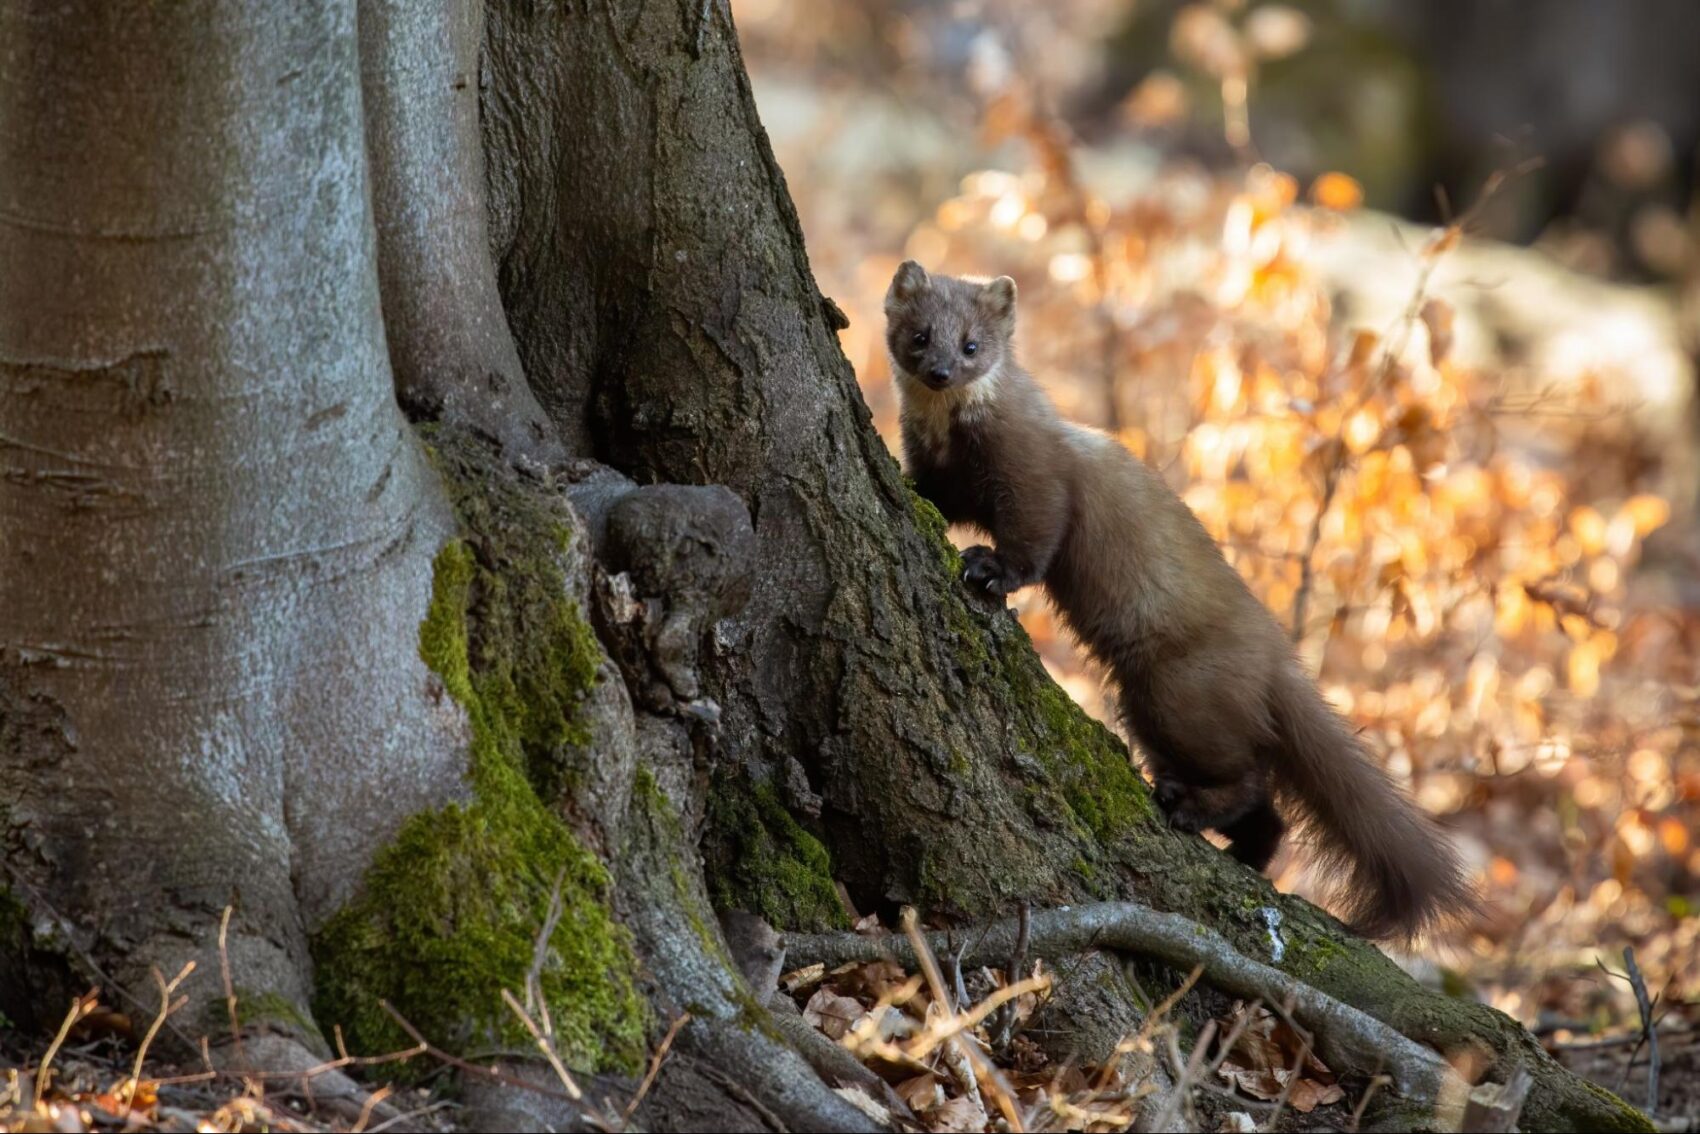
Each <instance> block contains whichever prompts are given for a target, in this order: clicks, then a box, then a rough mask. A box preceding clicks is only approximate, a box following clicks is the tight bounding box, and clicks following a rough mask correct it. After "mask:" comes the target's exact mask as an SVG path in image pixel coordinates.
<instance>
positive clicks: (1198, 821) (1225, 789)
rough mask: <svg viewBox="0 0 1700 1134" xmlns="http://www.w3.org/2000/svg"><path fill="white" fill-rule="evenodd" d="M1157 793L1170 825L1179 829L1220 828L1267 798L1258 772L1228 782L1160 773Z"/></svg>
mask: <svg viewBox="0 0 1700 1134" xmlns="http://www.w3.org/2000/svg"><path fill="white" fill-rule="evenodd" d="M1153 794H1154V796H1155V798H1156V800H1157V806H1158V807H1160V808H1162V810H1163V815H1164V817H1165V818H1166V819H1168V821H1169V826H1171V827H1173V828H1174V829H1175V830H1177V831H1187V832H1189V833H1197V832H1199V831H1221V832H1223V833H1224V834H1226V833H1227V831H1228V828H1229V827H1231V826H1233V825H1234V824H1235V823H1238V822H1239V821H1240V820H1241V819H1242V818H1244V817H1246V816H1247V815H1248V814H1250V813H1251V812H1252V811H1253V810H1254V809H1255V808H1256V807H1257V805H1258V804H1259V802H1260V801H1261V800H1262V799H1263V798H1264V793H1263V782H1262V778H1261V777H1260V776H1258V775H1256V774H1255V773H1253V774H1251V775H1248V776H1246V777H1244V778H1242V779H1237V780H1234V781H1232V782H1229V783H1214V784H1207V783H1199V782H1197V780H1196V779H1195V780H1192V781H1187V780H1182V779H1178V778H1172V777H1170V776H1167V775H1165V774H1163V772H1162V771H1160V770H1159V771H1158V772H1157V776H1156V788H1155V791H1154V793H1153Z"/></svg>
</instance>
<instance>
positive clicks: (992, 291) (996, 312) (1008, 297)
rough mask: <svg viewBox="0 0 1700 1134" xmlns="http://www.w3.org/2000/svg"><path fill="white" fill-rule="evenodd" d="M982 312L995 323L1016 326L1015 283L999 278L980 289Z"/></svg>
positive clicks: (1006, 278)
mask: <svg viewBox="0 0 1700 1134" xmlns="http://www.w3.org/2000/svg"><path fill="white" fill-rule="evenodd" d="M979 303H980V310H982V311H984V312H985V313H986V314H987V316H989V317H990V318H991V319H992V320H993V321H994V322H997V323H999V324H1002V325H1003V326H1006V327H1010V326H1014V325H1015V281H1014V280H1012V279H1010V278H1009V277H1008V276H999V277H998V278H997V279H995V280H993V281H992V282H991V283H989V284H987V285H986V286H985V287H983V288H981V289H980V296H979Z"/></svg>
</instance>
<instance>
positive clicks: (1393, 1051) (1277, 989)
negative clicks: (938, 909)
mask: <svg viewBox="0 0 1700 1134" xmlns="http://www.w3.org/2000/svg"><path fill="white" fill-rule="evenodd" d="M1019 932H1020V927H1019V925H1018V923H1017V921H1016V919H1014V918H1009V919H1005V920H1003V921H999V922H995V923H993V924H992V925H990V926H987V927H986V928H985V930H984V932H982V933H978V934H976V935H975V937H974V939H973V940H972V941H971V943H970V944H969V947H968V949H967V950H966V951H965V952H964V954H963V957H962V963H963V964H965V965H973V966H979V965H994V966H995V965H1001V964H1002V963H1003V962H1004V961H1005V960H1007V958H1008V957H1009V956H1010V955H1011V951H1012V949H1013V948H1014V945H1015V941H1016V937H1017V935H1018V934H1019ZM961 933H962V931H961V930H957V931H955V936H956V937H957V939H959V940H960V937H961ZM949 938H950V935H947V934H945V933H942V932H934V933H931V934H928V935H927V943H928V946H929V947H930V948H932V949H933V950H934V951H935V952H953V951H954V950H953V949H952V947H951V944H950V939H949ZM786 941H787V956H788V958H789V963H791V964H793V965H807V964H813V963H816V962H820V963H824V964H826V965H828V966H833V965H841V964H847V963H851V962H856V961H874V960H880V959H883V958H886V957H890V958H892V959H894V960H896V961H897V962H898V963H899V964H903V965H906V966H909V967H913V966H914V964H915V955H914V949H913V948H912V947H911V946H910V944H909V942H908V941H907V940H905V939H904V938H903V937H902V936H900V935H892V936H889V937H860V936H856V935H853V934H817V935H801V934H788V935H787V938H786ZM1027 947H1028V951H1029V953H1030V954H1032V955H1034V956H1038V957H1045V958H1047V959H1054V958H1057V957H1064V956H1069V955H1073V954H1077V953H1083V952H1086V951H1088V950H1092V949H1114V950H1117V951H1120V952H1126V953H1136V954H1138V955H1140V956H1143V957H1149V958H1152V959H1153V960H1158V961H1162V962H1163V963H1164V964H1167V965H1170V966H1172V967H1174V968H1176V969H1181V970H1188V969H1191V968H1193V967H1195V966H1202V967H1203V969H1204V978H1205V980H1206V981H1208V982H1209V983H1210V984H1211V985H1213V986H1215V987H1216V988H1219V989H1221V990H1222V991H1223V992H1226V993H1229V994H1230V995H1233V996H1238V997H1240V998H1242V999H1245V1000H1251V999H1262V1000H1263V1001H1264V1002H1265V1003H1269V1004H1273V1005H1276V1006H1278V1007H1283V1008H1285V1009H1286V1010H1287V1011H1288V1012H1289V1013H1290V1014H1291V1015H1292V1017H1293V1018H1294V1019H1295V1020H1296V1021H1298V1022H1299V1023H1300V1024H1301V1025H1303V1026H1304V1027H1306V1028H1308V1029H1310V1030H1311V1031H1312V1032H1314V1033H1315V1045H1316V1050H1317V1053H1318V1055H1320V1056H1321V1057H1322V1059H1323V1060H1324V1061H1325V1062H1327V1063H1328V1065H1329V1066H1330V1067H1333V1068H1334V1069H1335V1070H1345V1069H1351V1070H1354V1071H1360V1072H1363V1073H1364V1074H1376V1073H1378V1072H1379V1073H1382V1074H1386V1075H1389V1076H1390V1077H1391V1078H1392V1080H1393V1084H1394V1086H1395V1087H1396V1088H1397V1089H1398V1091H1399V1093H1400V1094H1401V1095H1403V1096H1404V1097H1405V1098H1406V1099H1409V1100H1411V1101H1412V1102H1417V1103H1423V1104H1433V1103H1435V1102H1437V1101H1439V1100H1440V1099H1441V1098H1442V1096H1443V1094H1444V1095H1445V1097H1449V1098H1458V1097H1461V1096H1462V1094H1463V1093H1465V1092H1466V1091H1467V1088H1466V1087H1465V1085H1464V1083H1463V1081H1462V1080H1461V1079H1460V1078H1459V1077H1458V1075H1457V1074H1456V1072H1454V1071H1453V1070H1452V1068H1451V1067H1450V1066H1448V1064H1447V1063H1446V1061H1445V1060H1444V1059H1442V1058H1441V1057H1440V1056H1439V1055H1438V1054H1437V1053H1435V1052H1434V1051H1432V1050H1430V1049H1429V1048H1427V1047H1424V1046H1423V1045H1421V1044H1419V1043H1416V1042H1415V1041H1413V1040H1411V1039H1408V1038H1407V1037H1405V1036H1404V1035H1401V1034H1400V1033H1399V1032H1397V1031H1395V1030H1394V1029H1393V1028H1391V1027H1389V1026H1387V1025H1386V1024H1384V1023H1382V1022H1381V1021H1380V1020H1377V1019H1376V1018H1375V1017H1373V1016H1371V1015H1369V1014H1368V1013H1366V1012H1362V1011H1360V1010H1358V1009H1356V1008H1353V1007H1351V1006H1350V1005H1347V1004H1343V1003H1341V1002H1340V1001H1338V1000H1336V999H1334V998H1333V997H1331V996H1329V995H1327V994H1326V993H1324V992H1321V991H1319V990H1318V989H1315V988H1313V987H1311V986H1310V985H1307V984H1304V983H1303V982H1301V981H1298V980H1295V979H1294V978H1292V977H1290V976H1288V975H1287V974H1286V973H1284V972H1282V971H1280V970H1279V969H1275V968H1271V967H1270V966H1268V965H1265V964H1263V963H1261V962H1259V961H1254V960H1251V959H1250V958H1248V957H1246V956H1244V955H1243V954H1241V953H1240V952H1239V951H1238V950H1236V949H1235V948H1234V947H1233V946H1232V945H1231V944H1229V943H1228V941H1227V940H1226V939H1225V938H1224V937H1222V935H1221V934H1219V933H1217V932H1216V931H1215V930H1213V929H1210V928H1209V927H1207V926H1204V925H1201V924H1199V923H1198V922H1195V921H1191V920H1188V919H1187V918H1184V917H1181V916H1180V915H1179V914H1172V913H1160V912H1158V911H1156V910H1153V909H1151V908H1149V907H1147V906H1143V905H1140V904H1138V903H1136V902H1103V903H1099V904H1095V905H1088V906H1075V907H1070V908H1064V909H1057V910H1046V911H1043V912H1035V913H1034V914H1033V915H1032V917H1031V919H1030V926H1029V933H1028V946H1027Z"/></svg>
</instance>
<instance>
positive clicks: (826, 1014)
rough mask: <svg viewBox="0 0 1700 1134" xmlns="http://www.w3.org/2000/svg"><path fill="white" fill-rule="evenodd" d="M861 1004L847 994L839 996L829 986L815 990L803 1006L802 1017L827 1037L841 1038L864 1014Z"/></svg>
mask: <svg viewBox="0 0 1700 1134" xmlns="http://www.w3.org/2000/svg"><path fill="white" fill-rule="evenodd" d="M864 1011H865V1010H864V1009H863V1008H862V1004H861V1002H860V1001H858V1000H852V999H850V997H848V996H840V995H838V993H836V992H834V991H832V990H831V989H830V988H822V989H818V990H816V992H815V994H814V995H813V996H811V997H809V1003H808V1004H807V1005H806V1006H805V1007H804V1008H803V1019H805V1020H807V1021H808V1022H809V1023H810V1024H811V1025H812V1026H813V1027H815V1028H816V1029H818V1030H819V1031H821V1032H823V1033H825V1035H826V1036H827V1037H828V1038H829V1039H834V1040H837V1039H843V1038H844V1033H845V1032H848V1031H849V1030H850V1029H851V1027H852V1026H853V1025H854V1024H855V1023H856V1021H857V1020H859V1019H861V1018H862V1016H863V1015H864Z"/></svg>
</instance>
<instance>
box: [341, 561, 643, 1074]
mask: <svg viewBox="0 0 1700 1134" xmlns="http://www.w3.org/2000/svg"><path fill="white" fill-rule="evenodd" d="M561 582H562V581H561V579H560V576H559V573H558V572H557V573H556V574H555V577H554V581H553V585H552V586H551V585H549V584H548V583H547V582H545V583H544V584H543V589H544V591H545V592H546V593H547V594H548V595H549V596H550V597H549V598H548V600H547V602H545V603H544V604H543V608H542V609H538V608H536V607H532V608H530V609H516V608H515V607H514V606H513V605H512V604H513V603H514V602H515V595H514V593H513V591H514V584H513V583H512V582H511V581H510V580H507V579H504V577H503V573H502V572H501V571H497V570H490V569H488V568H487V567H486V566H484V565H482V564H481V563H480V562H479V559H478V558H477V557H476V556H475V555H474V553H473V550H472V547H471V545H469V544H468V543H466V542H454V543H451V544H449V545H447V546H446V547H444V548H443V550H442V551H441V552H440V553H439V554H438V556H437V562H436V572H435V577H434V581H433V590H432V599H431V606H430V610H429V611H428V613H427V615H426V617H425V620H424V622H423V623H422V624H421V626H420V654H421V656H422V657H423V658H424V660H425V662H426V664H427V665H428V666H429V667H430V668H431V670H432V671H433V672H434V673H436V674H437V675H438V677H440V678H441V679H442V681H443V685H444V688H445V689H446V690H447V691H448V694H449V695H450V696H451V697H453V698H454V699H455V701H457V702H458V703H459V704H460V705H461V706H462V707H463V708H465V710H466V712H467V716H468V719H469V721H470V724H471V727H472V743H471V761H470V767H469V775H468V778H469V780H470V785H471V789H472V793H471V800H470V801H469V802H467V803H466V804H463V805H451V806H449V807H446V808H443V809H442V810H441V811H437V812H430V813H425V814H421V815H416V816H414V817H413V818H412V819H410V820H409V821H408V822H407V823H406V824H404V825H403V827H402V829H401V831H400V832H399V833H398V834H397V836H396V838H395V841H394V842H393V843H392V844H391V845H390V846H389V847H387V848H385V849H384V850H383V851H382V852H380V853H379V854H378V855H377V857H376V858H375V859H374V860H373V862H372V865H371V867H370V869H369V870H368V871H367V875H366V879H365V887H364V891H363V895H362V897H360V898H359V899H358V900H356V901H355V902H353V903H352V904H350V905H349V906H348V907H346V908H345V909H343V910H342V911H340V912H339V913H338V914H337V915H336V916H335V917H333V918H332V919H331V921H330V922H329V923H328V924H327V925H326V926H325V927H324V929H323V930H321V931H320V932H319V933H318V934H317V935H316V936H315V939H314V942H313V946H314V947H313V952H314V959H315V961H316V963H317V965H318V996H317V999H316V1001H315V1011H316V1013H317V1015H318V1018H319V1019H320V1020H321V1021H322V1022H324V1023H325V1024H326V1025H331V1024H337V1025H340V1026H341V1027H342V1029H343V1034H344V1036H345V1037H346V1039H347V1041H348V1044H349V1046H350V1048H351V1049H352V1050H355V1051H363V1052H376V1051H388V1050H393V1049H396V1048H398V1047H403V1046H406V1044H407V1042H408V1041H407V1039H406V1036H405V1035H404V1033H403V1032H402V1031H401V1029H400V1028H399V1027H398V1026H397V1025H396V1023H395V1021H394V1020H393V1019H392V1018H391V1017H390V1015H389V1014H388V1013H387V1012H386V1011H384V1009H383V1007H382V1003H381V1002H383V1001H388V1002H389V1003H391V1004H393V1005H394V1006H395V1008H396V1010H397V1011H399V1012H400V1013H401V1014H402V1015H403V1016H404V1017H406V1018H407V1019H408V1021H409V1022H411V1023H412V1024H413V1025H414V1026H416V1027H418V1028H419V1029H420V1031H422V1032H423V1033H424V1034H425V1035H426V1036H427V1037H428V1038H430V1039H431V1040H432V1041H433V1042H436V1043H438V1044H440V1045H443V1046H445V1047H450V1048H453V1047H457V1046H462V1045H465V1044H467V1043H469V1042H472V1041H479V1042H484V1043H491V1042H494V1043H499V1044H500V1043H513V1044H524V1043H526V1042H528V1037H527V1035H526V1033H525V1030H524V1027H523V1025H522V1024H521V1023H520V1022H519V1020H518V1019H517V1018H516V1017H515V1016H514V1015H513V1014H512V1013H511V1012H510V1011H509V1010H508V1009H507V1008H506V1007H505V1006H504V1005H503V1003H502V999H501V993H502V990H504V989H506V990H509V991H511V992H514V993H515V994H521V993H522V990H523V987H524V983H525V979H526V974H527V972H528V970H529V969H530V967H531V964H532V954H533V946H534V942H535V939H536V935H537V934H538V933H539V932H540V930H541V928H542V926H543V923H544V921H545V919H546V916H547V912H548V907H549V902H550V895H551V893H552V891H553V888H554V886H555V884H556V879H557V878H559V880H560V886H561V905H562V911H563V912H562V915H561V919H560V922H559V924H558V926H557V928H556V930H555V932H554V934H553V935H552V936H551V938H550V950H549V960H548V962H547V964H546V965H545V966H544V969H543V973H542V981H541V983H542V991H543V995H544V998H545V999H546V1000H547V1001H548V1004H549V1010H550V1015H551V1017H552V1019H553V1022H554V1025H555V1028H556V1032H557V1039H558V1042H559V1045H560V1050H561V1054H562V1056H563V1058H564V1059H566V1060H567V1062H569V1063H571V1064H573V1065H575V1066H579V1067H597V1068H608V1069H619V1070H625V1071H630V1070H635V1069H636V1067H637V1066H638V1063H639V1061H640V1060H641V1057H642V1053H643V1038H644V1025H645V1012H644V1006H643V1002H642V1000H641V998H640V997H639V996H638V994H637V991H636V988H635V985H634V979H633V974H634V970H635V961H634V959H633V957H632V954H631V950H630V946H629V943H628V942H627V940H626V938H625V935H624V933H623V931H621V930H620V929H619V928H618V927H617V926H616V925H615V923H614V921H613V919H612V917H611V915H610V913H609V911H608V892H607V891H608V878H607V875H606V872H605V871H604V870H603V867H602V865H601V863H600V862H599V861H598V860H597V859H596V857H595V856H594V855H593V854H591V853H590V852H589V851H587V850H586V849H585V848H584V847H583V846H581V845H580V844H579V842H578V840H577V839H576V838H575V837H574V836H573V834H572V832H571V830H569V829H568V827H567V826H566V824H565V823H563V822H562V821H561V819H560V818H559V817H558V816H557V815H556V814H555V813H554V812H552V811H551V810H550V809H549V808H548V807H547V806H545V805H544V803H543V801H542V800H541V799H540V798H539V797H538V793H537V791H536V790H535V789H534V787H533V785H532V783H531V781H530V780H529V779H528V778H527V775H526V771H527V756H528V749H531V748H532V747H533V746H535V745H555V744H558V743H560V742H561V741H562V740H563V738H565V737H568V736H570V735H572V733H573V731H574V730H575V728H577V727H578V726H577V724H576V722H575V721H574V720H573V710H574V709H575V708H576V706H577V703H578V700H579V699H580V698H581V697H582V696H583V693H584V690H585V689H586V688H587V687H588V683H589V681H590V679H591V676H592V675H593V674H594V672H595V666H594V663H593V662H591V663H587V662H586V660H585V656H584V655H585V651H586V648H587V646H586V639H585V637H584V635H585V634H587V633H588V630H587V629H586V628H583V627H582V620H581V619H580V617H579V615H578V612H577V609H576V606H574V604H572V603H571V601H570V600H568V599H565V598H563V597H561V596H562V594H563V587H562V585H561ZM475 610H476V611H478V612H480V614H481V615H482V617H473V612H474V611H475ZM526 625H529V626H531V627H535V628H537V630H538V633H537V634H536V635H535V639H534V640H532V641H527V640H526V639H527V638H531V637H532V636H531V635H527V634H524V633H523V632H522V631H523V630H524V629H525V626H526ZM474 631H476V633H474ZM588 648H589V649H591V650H594V643H593V641H592V642H591V643H590V644H589V646H588ZM543 668H546V669H548V670H549V672H539V669H543Z"/></svg>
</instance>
